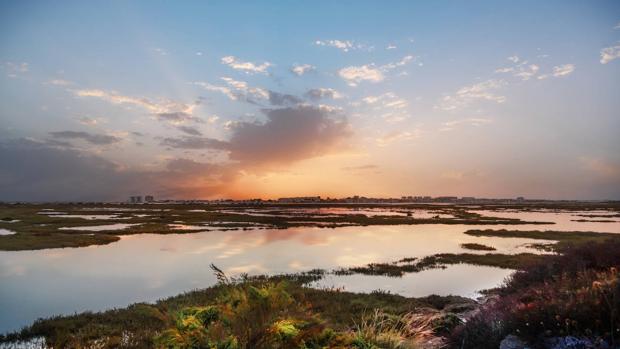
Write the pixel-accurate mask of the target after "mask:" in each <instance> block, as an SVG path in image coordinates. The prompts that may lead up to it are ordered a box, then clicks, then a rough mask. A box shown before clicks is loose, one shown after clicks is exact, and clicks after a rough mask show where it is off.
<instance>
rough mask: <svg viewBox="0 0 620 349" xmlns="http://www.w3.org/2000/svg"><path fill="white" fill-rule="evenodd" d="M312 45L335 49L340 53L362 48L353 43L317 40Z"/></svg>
mask: <svg viewBox="0 0 620 349" xmlns="http://www.w3.org/2000/svg"><path fill="white" fill-rule="evenodd" d="M314 44H315V45H317V46H329V47H335V48H337V49H339V50H341V51H342V52H349V51H350V50H355V49H358V48H362V46H361V45H356V44H354V43H353V41H349V40H317V41H315V42H314Z"/></svg>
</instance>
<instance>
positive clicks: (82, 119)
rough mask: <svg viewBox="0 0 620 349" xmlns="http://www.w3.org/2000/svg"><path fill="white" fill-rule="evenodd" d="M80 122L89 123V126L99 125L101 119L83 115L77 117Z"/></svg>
mask: <svg viewBox="0 0 620 349" xmlns="http://www.w3.org/2000/svg"><path fill="white" fill-rule="evenodd" d="M76 120H77V121H78V122H79V123H80V124H82V125H87V126H95V125H97V124H98V123H99V122H100V121H101V120H100V119H97V118H91V117H88V116H82V117H79V118H77V119H76Z"/></svg>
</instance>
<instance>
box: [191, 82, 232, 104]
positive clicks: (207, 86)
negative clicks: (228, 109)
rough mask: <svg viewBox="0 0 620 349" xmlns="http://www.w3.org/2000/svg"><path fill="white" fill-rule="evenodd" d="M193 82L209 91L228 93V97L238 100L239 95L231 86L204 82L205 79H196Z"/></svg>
mask: <svg viewBox="0 0 620 349" xmlns="http://www.w3.org/2000/svg"><path fill="white" fill-rule="evenodd" d="M193 84H194V85H196V86H200V87H202V88H204V89H205V90H207V91H213V92H219V93H222V94H224V95H226V96H227V97H228V98H230V99H232V100H237V96H236V95H235V94H234V93H233V91H232V89H230V88H229V87H225V86H216V85H212V84H210V83H208V82H204V81H195V82H194V83H193Z"/></svg>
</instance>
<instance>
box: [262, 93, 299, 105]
mask: <svg viewBox="0 0 620 349" xmlns="http://www.w3.org/2000/svg"><path fill="white" fill-rule="evenodd" d="M301 102H302V99H301V98H299V97H297V96H293V95H289V94H285V93H278V92H274V91H269V103H270V104H271V105H275V106H285V105H289V106H290V105H295V104H299V103H301Z"/></svg>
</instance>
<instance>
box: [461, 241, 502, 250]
mask: <svg viewBox="0 0 620 349" xmlns="http://www.w3.org/2000/svg"><path fill="white" fill-rule="evenodd" d="M461 248H464V249H466V250H474V251H496V250H497V249H496V248H495V247H492V246H487V245H483V244H478V243H475V242H472V243H465V244H461Z"/></svg>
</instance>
